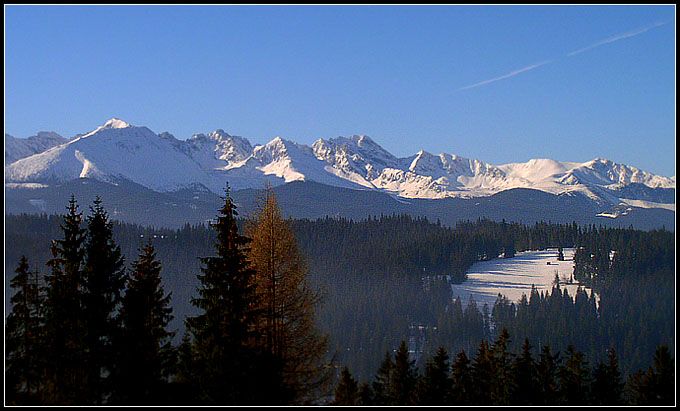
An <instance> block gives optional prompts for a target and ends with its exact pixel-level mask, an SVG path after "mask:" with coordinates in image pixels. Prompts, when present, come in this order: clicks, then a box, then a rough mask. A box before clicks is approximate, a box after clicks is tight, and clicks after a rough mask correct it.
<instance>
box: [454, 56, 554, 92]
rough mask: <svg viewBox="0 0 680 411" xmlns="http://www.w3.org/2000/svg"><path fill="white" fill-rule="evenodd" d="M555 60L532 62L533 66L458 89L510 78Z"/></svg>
mask: <svg viewBox="0 0 680 411" xmlns="http://www.w3.org/2000/svg"><path fill="white" fill-rule="evenodd" d="M553 61H555V60H546V61H542V62H540V63H536V64H532V65H531V66H527V67H524V68H521V69H519V70H515V71H512V72H510V73H508V74H505V75H502V76H500V77H495V78H492V79H489V80H484V81H481V82H479V83H475V84H471V85H469V86H465V87H461V88H459V89H458V90H467V89H471V88H475V87H479V86H483V85H485V84H489V83H493V82H494V81H499V80H503V79H506V78H509V77H512V76H516V75H518V74H520V73H524V72H525V71H529V70H533V69H535V68H536V67H540V66H542V65H544V64H548V63H552V62H553Z"/></svg>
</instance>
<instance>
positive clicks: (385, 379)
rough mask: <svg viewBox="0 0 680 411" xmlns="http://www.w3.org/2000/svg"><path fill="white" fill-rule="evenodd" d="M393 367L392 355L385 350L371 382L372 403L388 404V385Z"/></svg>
mask: <svg viewBox="0 0 680 411" xmlns="http://www.w3.org/2000/svg"><path fill="white" fill-rule="evenodd" d="M393 369H394V361H392V355H390V353H389V351H387V352H385V358H384V359H383V361H382V363H381V364H380V368H378V370H377V371H376V374H375V378H374V379H373V382H372V384H371V387H372V389H373V403H374V405H389V403H390V401H389V400H390V398H389V387H390V385H391V381H392V370H393Z"/></svg>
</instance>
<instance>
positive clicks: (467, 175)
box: [5, 119, 675, 215]
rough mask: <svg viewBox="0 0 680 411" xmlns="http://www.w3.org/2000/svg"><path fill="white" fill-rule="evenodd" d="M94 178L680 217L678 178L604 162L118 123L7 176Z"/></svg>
mask: <svg viewBox="0 0 680 411" xmlns="http://www.w3.org/2000/svg"><path fill="white" fill-rule="evenodd" d="M7 155H8V154H7V152H6V156H7ZM86 177H87V178H93V179H97V180H100V181H105V182H116V181H118V180H119V179H127V180H130V181H132V182H135V183H137V184H140V185H142V186H145V187H148V188H150V189H152V190H156V191H161V192H170V191H177V190H180V189H182V188H186V187H191V186H195V185H202V186H204V187H206V188H207V189H209V190H210V191H212V192H214V193H217V194H221V193H222V190H223V188H224V185H225V184H226V182H227V181H228V182H229V184H230V186H231V187H232V188H233V189H247V188H261V187H263V186H264V185H265V183H269V184H271V185H273V186H277V185H281V184H285V183H289V182H293V181H313V182H317V183H321V184H326V185H330V186H333V187H341V188H354V189H369V190H376V191H380V192H384V193H387V194H390V195H392V196H394V197H395V198H398V197H400V198H402V199H404V198H405V199H409V198H410V199H443V198H476V197H485V196H491V195H494V194H497V193H501V192H503V191H506V190H511V189H518V188H522V189H535V190H540V191H543V192H547V193H551V194H554V195H564V194H569V193H571V194H579V195H583V196H585V197H587V198H589V199H591V201H594V202H596V203H597V204H600V206H601V207H600V208H603V207H604V208H603V210H604V211H603V212H605V213H607V214H608V215H614V214H615V213H609V212H608V211H607V207H610V208H611V207H614V206H616V207H619V206H620V207H624V206H626V207H627V206H634V207H643V208H664V209H667V210H673V211H674V210H675V177H671V178H667V177H663V176H658V175H654V174H651V173H648V172H645V171H642V170H639V169H637V168H635V167H631V166H627V165H623V164H618V163H615V162H612V161H609V160H604V159H594V160H592V161H588V162H585V163H576V162H562V161H556V160H551V159H533V160H530V161H528V162H526V163H510V164H504V165H498V166H497V165H492V164H488V163H485V162H483V161H480V160H477V159H468V158H465V157H460V156H457V155H454V154H447V153H442V154H439V155H434V154H431V153H428V152H426V151H420V152H418V153H416V154H415V155H413V156H410V157H405V158H397V157H395V156H394V155H392V154H391V153H389V152H388V151H387V150H385V149H383V148H382V147H381V146H380V145H379V144H377V143H376V142H375V141H373V140H372V139H371V138H369V137H367V136H363V135H353V136H350V137H337V138H331V139H328V140H324V139H319V140H317V141H316V142H314V144H312V146H311V147H310V146H307V145H303V144H298V143H295V142H292V141H290V140H286V139H283V138H280V137H277V138H275V139H273V140H272V141H270V142H269V143H267V144H265V145H258V146H254V147H253V146H252V145H251V144H250V142H249V141H248V140H247V139H245V138H243V137H238V136H231V135H229V134H227V133H226V132H224V131H223V130H216V131H214V132H212V133H209V134H196V135H194V136H192V137H191V138H189V139H187V140H179V139H177V138H175V137H174V136H172V135H171V134H169V133H161V134H158V135H157V134H155V133H154V132H152V131H151V130H149V129H148V128H146V127H134V126H131V125H129V124H127V123H125V122H124V121H122V120H119V119H112V120H110V121H108V122H106V123H105V124H104V125H102V126H101V127H98V128H97V129H96V130H94V131H92V132H90V133H87V134H83V135H79V136H78V137H77V138H74V139H72V140H70V141H66V142H65V143H63V144H61V145H58V146H55V147H51V148H49V149H47V150H45V151H43V152H41V153H38V154H34V155H32V156H30V157H26V158H23V159H20V160H18V161H15V162H13V163H11V164H9V165H6V167H5V183H6V186H7V184H14V185H15V186H16V184H19V185H21V184H50V183H51V182H65V181H70V180H73V179H78V178H86ZM403 201H406V200H403ZM624 209H625V207H624Z"/></svg>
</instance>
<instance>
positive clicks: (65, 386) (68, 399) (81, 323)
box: [43, 196, 91, 405]
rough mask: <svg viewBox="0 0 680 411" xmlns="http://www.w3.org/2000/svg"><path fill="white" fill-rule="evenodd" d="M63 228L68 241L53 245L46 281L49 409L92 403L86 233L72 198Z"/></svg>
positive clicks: (46, 382)
mask: <svg viewBox="0 0 680 411" xmlns="http://www.w3.org/2000/svg"><path fill="white" fill-rule="evenodd" d="M66 209H67V214H66V215H65V216H64V217H63V222H62V224H61V225H60V228H61V231H62V233H63V239H60V240H54V241H52V247H51V252H52V259H50V260H49V261H48V262H47V266H48V267H49V268H50V274H48V275H47V276H46V277H45V281H46V300H45V347H44V349H45V351H46V352H48V353H49V354H48V355H47V356H46V358H45V379H44V382H45V388H44V391H43V393H44V402H43V403H44V404H50V405H77V404H80V405H83V404H90V403H91V401H88V396H87V395H86V393H87V391H86V390H85V388H86V383H87V380H86V375H87V374H86V370H87V368H86V366H87V357H86V353H87V349H86V344H85V339H84V336H85V335H86V329H85V319H86V314H85V312H84V309H83V299H84V290H83V286H82V284H83V258H84V256H85V249H84V242H85V229H84V228H82V227H81V224H82V213H81V212H79V211H78V204H77V202H76V200H75V197H74V196H71V199H70V200H69V205H68V206H67V207H66Z"/></svg>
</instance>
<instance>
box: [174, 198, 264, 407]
mask: <svg viewBox="0 0 680 411" xmlns="http://www.w3.org/2000/svg"><path fill="white" fill-rule="evenodd" d="M223 199H224V206H223V207H222V208H221V210H220V215H219V216H218V217H217V221H216V222H214V223H212V224H211V227H212V228H213V229H215V230H216V231H217V240H216V243H215V249H216V252H217V255H215V256H212V257H203V258H201V262H202V263H203V266H202V267H201V272H202V274H198V279H199V281H200V283H201V288H199V290H198V297H194V298H192V299H191V303H192V304H193V305H194V306H196V307H197V308H198V309H199V310H200V311H201V313H200V314H198V315H197V316H194V317H189V318H187V321H186V323H187V329H188V330H189V331H190V332H191V333H192V335H193V344H194V345H195V348H193V349H192V351H193V354H194V355H195V358H194V359H193V360H192V361H195V364H194V365H193V366H192V368H193V369H194V370H197V371H198V373H197V374H196V375H192V376H191V377H189V378H192V379H194V380H195V386H196V387H198V389H199V390H200V392H199V393H198V397H199V398H198V400H199V401H200V402H201V403H203V404H205V405H248V404H255V403H260V404H261V403H262V402H264V401H270V400H273V401H276V399H270V398H267V397H263V396H262V394H260V393H259V392H258V390H257V387H258V386H259V384H260V382H258V369H257V367H258V366H259V364H258V360H259V359H260V358H261V357H258V355H257V354H258V351H257V347H258V342H259V340H260V338H259V337H260V333H259V331H258V329H257V327H256V326H257V322H258V316H259V308H258V301H257V295H256V289H255V282H254V275H255V271H254V270H253V269H252V268H250V266H249V263H248V260H247V259H246V252H247V250H246V245H247V243H248V239H247V238H246V237H244V236H242V235H240V234H239V232H238V227H237V224H236V216H237V215H238V213H237V211H236V206H235V205H234V202H233V200H232V198H231V196H230V192H229V186H228V185H227V187H226V189H225V196H224V197H223ZM262 377H263V378H264V376H262Z"/></svg>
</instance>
